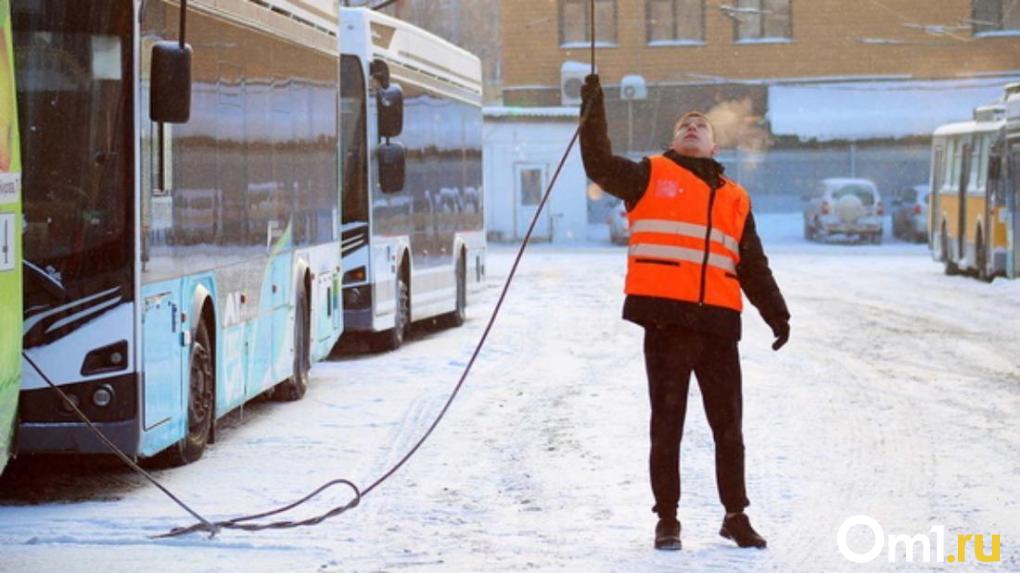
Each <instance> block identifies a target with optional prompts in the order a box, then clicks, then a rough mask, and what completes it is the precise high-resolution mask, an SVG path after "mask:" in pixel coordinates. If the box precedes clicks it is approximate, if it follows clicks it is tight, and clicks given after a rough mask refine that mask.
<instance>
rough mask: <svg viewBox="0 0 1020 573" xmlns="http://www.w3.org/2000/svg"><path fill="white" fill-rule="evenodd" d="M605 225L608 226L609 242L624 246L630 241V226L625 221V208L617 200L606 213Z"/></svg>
mask: <svg viewBox="0 0 1020 573" xmlns="http://www.w3.org/2000/svg"><path fill="white" fill-rule="evenodd" d="M606 224H608V225H609V240H610V241H612V242H613V243H615V244H617V245H626V244H627V242H628V241H630V225H629V222H628V221H627V206H626V205H625V204H624V202H623V201H620V200H617V201H616V202H615V203H613V206H612V207H610V208H609V212H608V213H606Z"/></svg>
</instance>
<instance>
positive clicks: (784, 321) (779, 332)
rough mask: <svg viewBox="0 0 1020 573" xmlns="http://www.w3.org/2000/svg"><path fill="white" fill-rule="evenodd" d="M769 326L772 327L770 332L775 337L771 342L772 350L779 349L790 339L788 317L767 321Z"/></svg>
mask: <svg viewBox="0 0 1020 573" xmlns="http://www.w3.org/2000/svg"><path fill="white" fill-rule="evenodd" d="M769 326H770V327H772V334H774V335H775V337H776V341H775V342H773V343H772V350H779V349H780V348H782V347H783V345H784V344H786V341H787V340H790V319H788V318H780V319H776V320H772V321H770V322H769Z"/></svg>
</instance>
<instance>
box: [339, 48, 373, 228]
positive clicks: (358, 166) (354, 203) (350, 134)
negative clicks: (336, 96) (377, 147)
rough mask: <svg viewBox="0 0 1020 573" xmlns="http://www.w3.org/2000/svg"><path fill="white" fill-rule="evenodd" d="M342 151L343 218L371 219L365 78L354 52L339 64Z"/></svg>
mask: <svg viewBox="0 0 1020 573" xmlns="http://www.w3.org/2000/svg"><path fill="white" fill-rule="evenodd" d="M340 114H341V127H340V129H341V137H340V153H341V155H340V156H341V157H342V158H343V174H344V186H343V199H344V200H343V222H344V223H345V224H346V223H358V222H363V223H365V222H368V188H367V187H366V183H367V182H366V180H365V168H366V167H367V166H366V161H365V160H366V155H365V145H364V141H365V127H366V126H365V78H364V76H363V75H362V69H361V63H360V62H359V61H358V58H356V57H354V56H343V58H342V61H341V64H340Z"/></svg>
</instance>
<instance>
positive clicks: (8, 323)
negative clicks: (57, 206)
mask: <svg viewBox="0 0 1020 573" xmlns="http://www.w3.org/2000/svg"><path fill="white" fill-rule="evenodd" d="M13 56H14V54H13V51H12V50H11V19H10V4H9V1H8V0H0V473H2V472H3V470H4V466H5V465H6V464H7V459H8V457H9V456H10V454H11V445H12V442H13V439H14V423H15V419H16V416H17V408H18V390H19V388H20V386H21V183H20V177H21V157H20V153H19V149H18V148H19V145H18V112H17V100H16V98H15V93H14V57H13Z"/></svg>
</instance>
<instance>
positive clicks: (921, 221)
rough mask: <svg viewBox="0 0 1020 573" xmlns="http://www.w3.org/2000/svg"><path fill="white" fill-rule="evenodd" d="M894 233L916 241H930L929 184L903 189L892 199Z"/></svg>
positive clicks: (895, 235) (896, 235)
mask: <svg viewBox="0 0 1020 573" xmlns="http://www.w3.org/2000/svg"><path fill="white" fill-rule="evenodd" d="M892 206H893V212H892V234H893V236H894V237H900V238H902V239H905V240H908V241H914V242H915V243H925V242H927V241H928V185H927V184H924V185H914V186H913V187H907V188H905V189H901V190H900V192H899V193H897V194H896V197H894V198H893V201H892Z"/></svg>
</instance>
